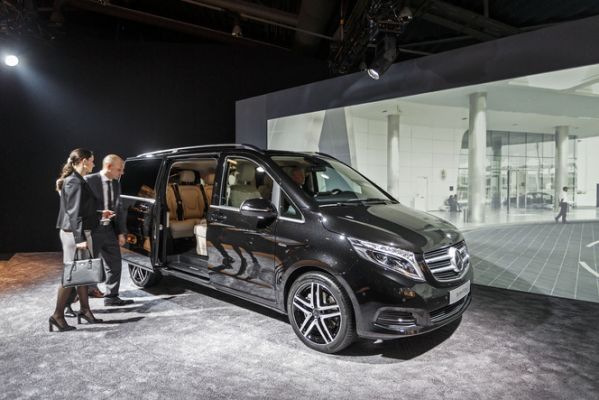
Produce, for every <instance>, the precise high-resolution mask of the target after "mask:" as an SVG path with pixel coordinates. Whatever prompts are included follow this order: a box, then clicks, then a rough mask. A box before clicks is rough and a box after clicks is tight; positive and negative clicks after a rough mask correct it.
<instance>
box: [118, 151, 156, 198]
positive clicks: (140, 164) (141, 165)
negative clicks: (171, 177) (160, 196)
mask: <svg viewBox="0 0 599 400" xmlns="http://www.w3.org/2000/svg"><path fill="white" fill-rule="evenodd" d="M161 164H162V159H160V158H152V159H147V160H130V161H127V162H126V163H125V174H124V175H123V177H122V178H121V193H122V194H124V195H127V196H136V197H145V198H151V199H154V198H156V179H157V178H158V172H159V171H160V165H161Z"/></svg>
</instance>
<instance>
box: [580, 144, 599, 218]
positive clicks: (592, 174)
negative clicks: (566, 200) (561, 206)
mask: <svg viewBox="0 0 599 400" xmlns="http://www.w3.org/2000/svg"><path fill="white" fill-rule="evenodd" d="M576 150H577V152H578V157H577V158H578V159H577V160H576V166H577V169H576V181H577V184H576V205H577V206H579V207H585V206H586V207H595V206H596V204H597V184H599V157H598V156H597V155H598V154H599V137H591V138H585V139H579V140H578V145H577V149H576Z"/></svg>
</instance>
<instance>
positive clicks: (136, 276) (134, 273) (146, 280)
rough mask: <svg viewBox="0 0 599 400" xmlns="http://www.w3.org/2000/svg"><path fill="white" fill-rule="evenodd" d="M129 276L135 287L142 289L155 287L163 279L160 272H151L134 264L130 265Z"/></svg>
mask: <svg viewBox="0 0 599 400" xmlns="http://www.w3.org/2000/svg"><path fill="white" fill-rule="evenodd" d="M129 276H130V277H131V281H133V283H134V284H135V286H138V287H141V288H147V287H150V286H154V285H155V284H157V283H158V282H159V281H160V279H161V278H162V275H161V274H160V273H159V272H150V271H148V270H147V269H143V268H140V267H138V266H136V265H133V264H129Z"/></svg>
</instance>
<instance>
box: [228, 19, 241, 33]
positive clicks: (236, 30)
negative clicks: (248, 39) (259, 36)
mask: <svg viewBox="0 0 599 400" xmlns="http://www.w3.org/2000/svg"><path fill="white" fill-rule="evenodd" d="M231 36H235V37H242V36H243V32H242V31H241V25H239V19H235V24H234V25H233V30H231Z"/></svg>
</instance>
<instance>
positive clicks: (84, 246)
mask: <svg viewBox="0 0 599 400" xmlns="http://www.w3.org/2000/svg"><path fill="white" fill-rule="evenodd" d="M75 246H76V247H77V248H78V249H87V242H81V243H77V244H76V245H75Z"/></svg>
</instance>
